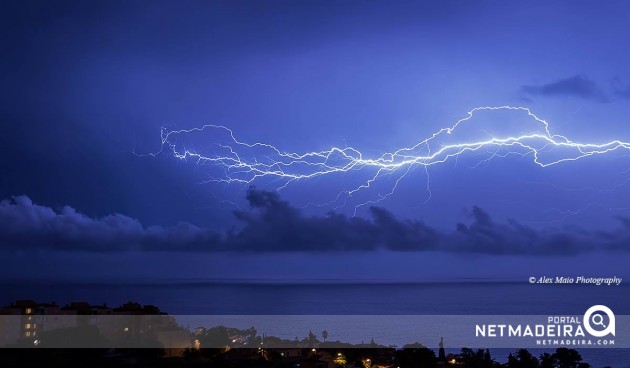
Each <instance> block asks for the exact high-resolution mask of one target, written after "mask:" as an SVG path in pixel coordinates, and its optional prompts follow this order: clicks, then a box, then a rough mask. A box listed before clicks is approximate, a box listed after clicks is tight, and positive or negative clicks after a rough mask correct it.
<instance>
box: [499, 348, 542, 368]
mask: <svg viewBox="0 0 630 368" xmlns="http://www.w3.org/2000/svg"><path fill="white" fill-rule="evenodd" d="M505 366H506V367H509V368H538V367H539V364H538V359H536V358H535V357H534V356H533V355H532V354H531V353H530V352H529V351H527V349H519V350H517V351H516V352H515V353H514V355H512V354H511V353H510V355H509V356H508V362H507V364H505Z"/></svg>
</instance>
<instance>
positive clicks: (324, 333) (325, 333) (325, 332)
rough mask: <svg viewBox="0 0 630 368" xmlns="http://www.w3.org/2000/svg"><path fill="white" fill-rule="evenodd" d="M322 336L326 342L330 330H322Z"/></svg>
mask: <svg viewBox="0 0 630 368" xmlns="http://www.w3.org/2000/svg"><path fill="white" fill-rule="evenodd" d="M322 338H323V339H324V342H326V339H327V338H328V331H326V330H324V331H322Z"/></svg>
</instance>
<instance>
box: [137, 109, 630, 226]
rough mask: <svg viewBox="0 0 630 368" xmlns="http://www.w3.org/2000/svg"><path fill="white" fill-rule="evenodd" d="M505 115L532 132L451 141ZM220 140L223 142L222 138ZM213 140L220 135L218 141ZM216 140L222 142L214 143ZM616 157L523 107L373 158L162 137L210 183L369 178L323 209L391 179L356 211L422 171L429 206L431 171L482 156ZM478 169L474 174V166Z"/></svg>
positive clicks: (176, 133) (340, 150)
mask: <svg viewBox="0 0 630 368" xmlns="http://www.w3.org/2000/svg"><path fill="white" fill-rule="evenodd" d="M482 111H488V112H494V111H507V112H514V113H520V114H526V118H527V121H528V122H529V123H531V124H532V128H533V129H532V130H531V131H528V132H525V133H522V134H519V135H514V136H512V135H499V136H494V135H491V134H488V133H486V135H487V137H484V138H482V139H472V140H470V141H467V140H464V141H461V142H458V141H455V142H450V141H452V140H454V135H455V133H456V132H458V131H459V130H461V129H462V127H463V126H464V125H466V124H467V123H469V122H471V120H472V119H473V117H474V116H475V115H476V114H478V113H480V112H482ZM208 132H213V133H221V134H223V135H225V136H226V137H227V139H226V141H227V142H221V141H215V142H214V143H212V146H213V147H215V149H214V150H212V151H211V152H210V153H204V152H202V151H199V150H196V149H193V148H189V147H187V146H186V145H185V144H184V143H181V140H183V139H184V138H185V137H186V136H190V135H193V134H201V133H208ZM217 135H220V134H217ZM214 137H216V135H215V136H214ZM214 139H217V138H214ZM615 150H630V143H629V142H624V141H620V140H612V141H609V142H604V143H589V142H576V141H573V140H571V139H569V138H568V137H566V136H564V135H559V134H553V133H552V132H551V129H550V125H549V123H548V122H547V121H545V120H544V119H542V118H540V117H538V116H536V115H535V114H534V113H533V112H532V111H531V110H530V109H529V108H527V107H520V106H482V107H476V108H474V109H472V110H470V111H468V112H467V114H466V116H465V117H463V118H461V119H459V120H457V121H456V122H455V123H454V124H453V125H451V126H449V127H445V128H442V129H440V130H438V131H436V132H434V133H433V134H431V135H430V136H428V137H427V138H425V139H423V140H420V141H419V142H418V143H416V144H415V145H413V146H411V147H404V148H400V149H398V150H396V151H393V152H386V153H383V154H382V155H380V156H375V157H368V156H367V155H364V154H363V153H362V152H361V151H360V150H358V149H356V148H353V147H348V146H344V147H332V148H329V149H326V150H322V151H312V152H304V153H298V152H285V151H282V150H280V149H279V148H277V147H276V146H274V145H272V144H269V143H264V142H254V143H248V142H243V141H241V140H239V139H238V138H236V136H235V135H234V132H233V131H232V130H231V129H229V128H228V127H226V126H223V125H214V124H208V125H204V126H201V127H198V128H192V129H182V130H167V129H166V128H162V130H161V149H160V151H158V152H156V153H150V154H149V155H150V156H155V155H157V154H159V153H162V152H164V151H168V152H170V153H171V154H172V155H173V156H174V157H176V158H177V159H180V160H185V161H192V162H194V163H196V164H197V165H211V166H213V167H215V168H219V169H221V171H222V173H223V174H222V175H220V176H211V177H210V178H209V179H208V180H207V182H220V183H228V184H235V183H238V184H245V185H250V184H253V183H255V182H257V181H260V180H262V179H265V178H266V179H270V180H269V183H271V184H272V185H273V186H275V187H276V189H277V190H281V189H283V188H286V187H287V186H288V185H291V184H293V183H296V182H299V181H305V180H311V179H314V178H318V177H324V176H333V175H343V174H347V173H362V174H363V173H364V175H363V178H362V179H361V180H360V182H359V183H357V184H356V185H354V186H352V187H350V188H348V189H345V190H343V191H342V192H340V193H339V194H338V195H337V196H336V198H334V199H333V200H332V201H331V202H328V203H324V204H320V205H334V204H339V203H340V204H339V205H338V207H342V206H345V205H346V204H347V202H348V199H349V198H351V197H353V196H354V195H356V194H358V193H359V192H363V191H366V190H368V189H370V188H371V187H373V186H374V185H375V183H376V182H378V181H383V180H385V179H386V178H387V179H392V184H391V187H390V188H389V190H387V191H386V193H384V194H378V195H377V196H376V197H375V198H373V199H371V200H368V201H366V202H363V203H361V204H359V205H358V206H356V207H355V214H356V212H357V209H358V208H360V207H361V206H364V205H367V204H372V203H378V202H380V201H382V200H384V199H386V198H388V197H390V196H391V195H393V194H394V193H395V191H396V189H397V187H398V185H399V183H400V182H401V181H402V180H404V179H405V178H406V177H407V176H408V175H409V173H411V172H412V171H413V170H414V169H415V168H418V167H422V168H424V172H425V174H426V191H427V201H428V200H429V199H430V198H431V189H430V185H429V168H430V167H432V166H434V165H439V164H443V163H445V162H447V161H449V160H451V159H453V160H455V164H456V163H457V159H458V157H459V156H462V155H464V154H483V155H487V157H486V158H485V159H483V160H481V161H479V163H478V164H477V165H480V164H483V163H485V162H487V161H489V160H492V159H496V158H502V157H506V156H510V155H518V156H521V157H525V156H531V157H532V161H533V163H535V164H536V165H538V166H540V167H542V168H547V167H550V166H553V165H558V164H562V163H566V162H570V161H577V160H580V159H583V158H586V157H589V156H593V155H602V154H606V153H609V152H612V151H615ZM477 165H475V166H477Z"/></svg>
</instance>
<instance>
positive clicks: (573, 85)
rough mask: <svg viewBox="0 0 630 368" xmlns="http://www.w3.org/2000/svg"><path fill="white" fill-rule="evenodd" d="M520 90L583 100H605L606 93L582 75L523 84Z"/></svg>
mask: <svg viewBox="0 0 630 368" xmlns="http://www.w3.org/2000/svg"><path fill="white" fill-rule="evenodd" d="M521 91H522V92H524V93H526V94H528V95H531V96H571V97H577V98H582V99H585V100H593V101H598V102H607V101H608V97H607V96H606V93H605V92H604V91H603V90H602V89H601V88H600V87H599V86H598V85H597V83H595V82H593V81H592V80H591V79H589V78H588V77H586V76H584V75H574V76H572V77H569V78H563V79H559V80H556V81H554V82H550V83H546V84H540V85H525V86H522V87H521Z"/></svg>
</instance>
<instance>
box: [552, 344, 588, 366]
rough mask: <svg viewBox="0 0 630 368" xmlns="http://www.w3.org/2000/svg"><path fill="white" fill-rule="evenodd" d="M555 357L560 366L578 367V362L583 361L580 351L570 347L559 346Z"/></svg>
mask: <svg viewBox="0 0 630 368" xmlns="http://www.w3.org/2000/svg"><path fill="white" fill-rule="evenodd" d="M553 358H554V359H555V360H556V365H557V367H558V368H577V366H578V363H580V362H581V361H582V356H581V355H580V353H578V352H577V351H575V350H573V349H568V348H557V349H556V352H555V353H554V354H553Z"/></svg>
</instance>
